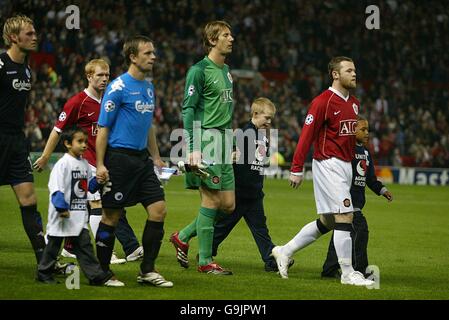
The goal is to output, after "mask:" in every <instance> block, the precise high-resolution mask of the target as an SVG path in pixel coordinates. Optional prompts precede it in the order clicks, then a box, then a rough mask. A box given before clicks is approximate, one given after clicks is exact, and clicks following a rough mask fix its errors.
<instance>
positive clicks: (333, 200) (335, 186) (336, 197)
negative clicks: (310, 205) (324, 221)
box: [312, 157, 354, 214]
mask: <svg viewBox="0 0 449 320" xmlns="http://www.w3.org/2000/svg"><path fill="white" fill-rule="evenodd" d="M312 174H313V192H314V194H315V203H316V209H317V213H318V214H338V213H348V212H352V211H354V209H353V207H352V199H351V192H350V190H351V183H352V165H351V163H350V162H346V161H343V160H340V159H338V158H335V157H334V158H330V159H325V160H315V159H313V161H312Z"/></svg>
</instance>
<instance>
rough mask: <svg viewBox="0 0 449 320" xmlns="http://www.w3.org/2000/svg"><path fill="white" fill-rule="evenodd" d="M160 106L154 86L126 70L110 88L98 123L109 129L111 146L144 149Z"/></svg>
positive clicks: (106, 93) (103, 102)
mask: <svg viewBox="0 0 449 320" xmlns="http://www.w3.org/2000/svg"><path fill="white" fill-rule="evenodd" d="M155 105H156V98H155V96H154V86H153V84H152V83H151V82H148V81H146V80H137V79H135V78H133V77H132V76H131V75H130V74H129V73H124V74H122V75H121V76H119V77H118V78H116V79H115V80H114V81H112V82H111V83H110V84H109V85H108V87H107V88H106V91H105V94H104V96H103V99H102V101H101V109H100V117H99V119H98V124H99V125H100V126H102V127H107V128H109V138H108V145H109V146H111V147H113V148H128V149H134V150H143V149H145V148H146V147H147V143H148V131H149V130H150V128H151V124H152V121H153V112H154V108H155Z"/></svg>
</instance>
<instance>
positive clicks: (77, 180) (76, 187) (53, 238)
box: [37, 127, 124, 287]
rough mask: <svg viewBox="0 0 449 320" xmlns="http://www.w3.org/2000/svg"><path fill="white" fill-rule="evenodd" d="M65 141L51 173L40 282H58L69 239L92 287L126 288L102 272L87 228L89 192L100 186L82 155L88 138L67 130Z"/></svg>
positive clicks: (74, 129)
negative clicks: (60, 260) (59, 264)
mask: <svg viewBox="0 0 449 320" xmlns="http://www.w3.org/2000/svg"><path fill="white" fill-rule="evenodd" d="M62 141H63V144H64V147H65V148H66V149H67V153H65V154H64V156H63V157H62V158H61V159H59V160H58V162H56V164H55V166H54V168H53V170H52V171H51V174H50V180H49V182H48V188H49V191H50V199H49V207H48V222H47V237H48V244H47V246H46V247H45V250H44V253H43V256H42V259H41V261H40V263H39V267H38V272H37V280H38V281H41V282H43V283H46V284H55V283H57V282H56V281H55V279H54V278H53V273H54V269H55V265H56V260H57V257H58V253H59V249H60V248H61V244H62V240H63V239H64V238H65V237H69V239H70V241H71V243H72V244H73V251H74V252H75V254H76V257H77V259H78V262H79V264H80V267H81V270H83V272H84V274H85V275H86V277H87V278H88V279H89V283H90V284H92V285H105V286H108V287H123V286H124V283H123V282H121V281H118V280H117V279H115V278H114V277H113V274H112V272H110V271H103V270H102V269H101V267H100V264H99V262H98V260H97V258H96V257H95V254H94V248H93V246H92V243H91V242H90V236H89V230H88V227H87V221H88V212H87V192H88V190H90V191H92V192H94V191H95V190H96V189H98V187H99V184H98V182H97V180H96V178H95V177H93V178H92V172H91V171H90V167H89V163H88V162H87V161H86V160H85V159H83V157H82V155H83V154H84V152H85V151H86V149H87V144H88V135H87V133H86V132H85V131H84V130H83V129H81V128H77V127H75V128H72V129H68V130H66V131H64V133H63V134H62Z"/></svg>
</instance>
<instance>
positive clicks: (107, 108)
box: [104, 100, 115, 112]
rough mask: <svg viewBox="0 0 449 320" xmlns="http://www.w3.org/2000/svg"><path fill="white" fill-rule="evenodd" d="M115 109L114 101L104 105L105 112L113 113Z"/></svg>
mask: <svg viewBox="0 0 449 320" xmlns="http://www.w3.org/2000/svg"><path fill="white" fill-rule="evenodd" d="M114 109H115V103H114V101H112V100H108V101H106V102H105V104H104V110H105V111H106V112H112V111H114Z"/></svg>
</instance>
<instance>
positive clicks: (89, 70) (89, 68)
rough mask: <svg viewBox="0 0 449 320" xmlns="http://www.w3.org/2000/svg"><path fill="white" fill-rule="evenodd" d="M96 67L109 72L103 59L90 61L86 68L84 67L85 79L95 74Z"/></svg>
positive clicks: (107, 65)
mask: <svg viewBox="0 0 449 320" xmlns="http://www.w3.org/2000/svg"><path fill="white" fill-rule="evenodd" d="M97 66H98V67H100V68H103V69H108V70H109V64H108V63H107V62H106V61H105V60H103V59H93V60H90V61H89V62H88V63H87V64H86V66H85V67H84V73H85V74H86V77H87V76H90V75H92V74H94V73H95V68H96V67H97Z"/></svg>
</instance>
